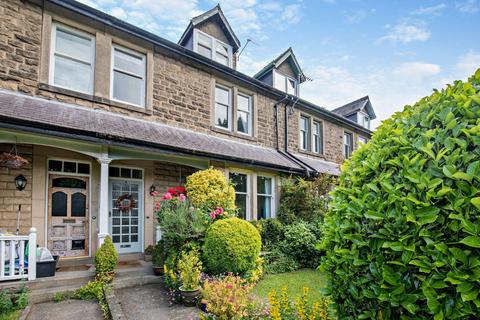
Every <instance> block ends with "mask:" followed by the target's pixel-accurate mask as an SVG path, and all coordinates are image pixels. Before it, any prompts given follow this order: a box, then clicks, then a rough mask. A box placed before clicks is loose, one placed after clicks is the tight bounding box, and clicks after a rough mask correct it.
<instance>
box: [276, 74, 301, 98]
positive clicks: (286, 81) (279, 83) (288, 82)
mask: <svg viewBox="0 0 480 320" xmlns="http://www.w3.org/2000/svg"><path fill="white" fill-rule="evenodd" d="M273 78H274V87H275V88H276V89H279V90H282V91H283V92H286V93H288V94H293V95H295V94H296V92H297V81H296V80H295V79H292V78H290V77H287V76H285V75H283V74H281V73H279V72H278V71H274V76H273Z"/></svg>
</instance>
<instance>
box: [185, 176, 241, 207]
mask: <svg viewBox="0 0 480 320" xmlns="http://www.w3.org/2000/svg"><path fill="white" fill-rule="evenodd" d="M185 187H186V189H187V193H188V198H189V199H190V201H191V202H192V204H193V206H195V208H199V209H202V210H204V211H206V212H208V213H210V212H211V211H212V210H215V209H216V208H223V209H226V210H229V209H235V189H234V188H233V186H232V185H230V184H229V183H228V182H227V179H226V178H225V175H224V173H223V172H222V171H220V170H217V169H213V168H210V169H206V170H202V171H197V172H195V173H194V174H192V175H190V176H188V177H187V184H186V186H185Z"/></svg>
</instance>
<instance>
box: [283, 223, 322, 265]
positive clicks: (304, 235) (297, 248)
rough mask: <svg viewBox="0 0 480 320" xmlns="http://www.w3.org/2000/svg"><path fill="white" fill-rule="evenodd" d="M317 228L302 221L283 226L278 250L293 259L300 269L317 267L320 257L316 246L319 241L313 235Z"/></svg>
mask: <svg viewBox="0 0 480 320" xmlns="http://www.w3.org/2000/svg"><path fill="white" fill-rule="evenodd" d="M318 228H319V226H318V225H317V224H313V223H307V222H303V221H301V222H298V223H295V224H291V225H288V226H285V228H284V240H283V241H282V242H281V243H280V244H279V249H280V250H281V251H282V252H283V253H285V254H286V255H288V256H290V257H292V258H293V259H295V261H297V262H298V264H299V265H300V266H301V267H308V268H316V267H318V265H319V263H320V257H319V251H318V249H317V245H318V244H319V243H320V239H319V238H318V236H317V234H316V233H315V229H318Z"/></svg>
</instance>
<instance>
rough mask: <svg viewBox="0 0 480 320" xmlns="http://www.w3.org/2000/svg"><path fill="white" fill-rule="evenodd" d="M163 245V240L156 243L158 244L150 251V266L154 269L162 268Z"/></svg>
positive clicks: (163, 258) (163, 259) (163, 257)
mask: <svg viewBox="0 0 480 320" xmlns="http://www.w3.org/2000/svg"><path fill="white" fill-rule="evenodd" d="M164 248H165V244H164V240H163V239H162V240H160V241H158V243H157V244H156V245H155V246H154V247H153V249H152V264H153V266H154V267H163V262H164V261H165V250H164Z"/></svg>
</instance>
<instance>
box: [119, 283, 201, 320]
mask: <svg viewBox="0 0 480 320" xmlns="http://www.w3.org/2000/svg"><path fill="white" fill-rule="evenodd" d="M115 296H116V298H117V299H118V301H119V303H120V305H121V308H122V310H123V313H124V315H125V316H126V318H127V319H128V320H193V319H198V318H199V317H198V314H199V310H198V309H197V308H195V307H185V306H181V305H173V306H170V303H169V299H168V296H167V293H166V291H165V289H163V288H162V285H161V284H147V285H143V286H136V287H130V288H123V289H117V290H115Z"/></svg>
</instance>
